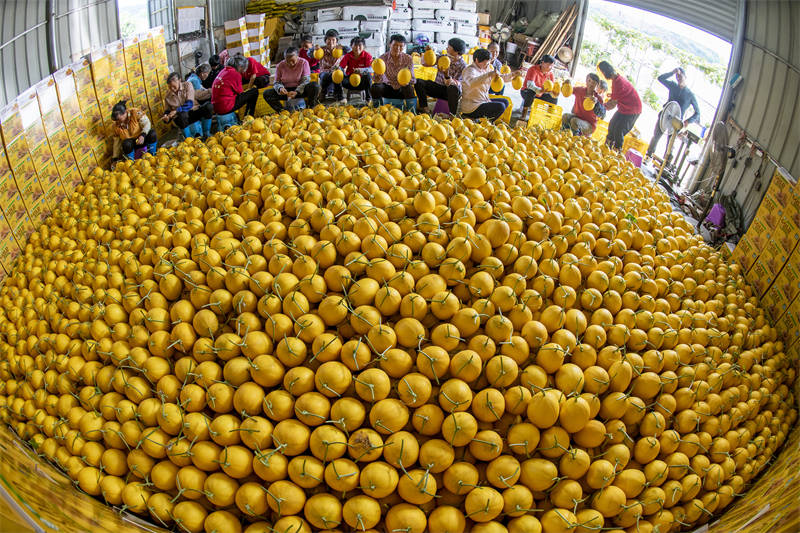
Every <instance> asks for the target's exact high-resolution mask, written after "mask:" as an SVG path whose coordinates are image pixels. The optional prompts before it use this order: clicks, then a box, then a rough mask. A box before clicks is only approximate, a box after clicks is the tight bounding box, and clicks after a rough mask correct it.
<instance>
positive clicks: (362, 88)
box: [342, 74, 372, 102]
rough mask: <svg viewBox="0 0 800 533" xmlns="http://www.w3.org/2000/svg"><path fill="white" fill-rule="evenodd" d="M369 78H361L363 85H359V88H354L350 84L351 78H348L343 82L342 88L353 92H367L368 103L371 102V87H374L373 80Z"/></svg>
mask: <svg viewBox="0 0 800 533" xmlns="http://www.w3.org/2000/svg"><path fill="white" fill-rule="evenodd" d="M369 76H370V75H369V74H364V75H363V76H361V83H360V84H359V85H358V87H353V85H352V84H351V83H350V77H349V76H348V77H346V78H345V79H344V81H343V82H342V87H344V88H345V89H350V90H351V91H365V92H366V93H367V102H369V100H370V93H369V87H370V85H372V80H370V79H369Z"/></svg>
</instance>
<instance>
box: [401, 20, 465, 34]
mask: <svg viewBox="0 0 800 533" xmlns="http://www.w3.org/2000/svg"><path fill="white" fill-rule="evenodd" d="M411 29H412V30H414V31H432V32H438V33H453V30H454V29H455V26H453V23H452V22H443V21H441V20H428V19H423V20H418V19H414V20H412V21H411Z"/></svg>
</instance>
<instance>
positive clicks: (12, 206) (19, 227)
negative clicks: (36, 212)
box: [0, 193, 33, 243]
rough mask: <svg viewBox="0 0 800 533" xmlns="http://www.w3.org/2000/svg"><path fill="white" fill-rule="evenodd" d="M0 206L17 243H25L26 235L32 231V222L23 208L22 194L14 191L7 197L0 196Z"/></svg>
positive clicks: (26, 240)
mask: <svg viewBox="0 0 800 533" xmlns="http://www.w3.org/2000/svg"><path fill="white" fill-rule="evenodd" d="M0 208H2V210H3V213H5V215H6V220H7V221H8V225H9V226H10V227H11V231H12V232H13V233H14V239H15V240H16V241H17V242H18V243H27V242H28V237H29V236H30V234H31V233H32V232H33V224H32V223H31V218H30V216H29V215H28V210H27V209H26V208H25V202H23V201H22V195H21V194H20V193H16V194H14V195H13V196H12V197H11V198H9V199H5V198H0Z"/></svg>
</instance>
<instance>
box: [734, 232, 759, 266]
mask: <svg viewBox="0 0 800 533" xmlns="http://www.w3.org/2000/svg"><path fill="white" fill-rule="evenodd" d="M758 253H759V250H758V249H757V248H756V247H755V245H754V244H753V241H752V240H750V237H748V236H747V235H743V236H742V238H741V239H739V242H738V243H737V244H736V248H734V249H733V253H732V254H731V259H733V260H734V261H736V262H737V263H739V265H741V267H742V272H747V271H748V270H750V268H751V267H752V266H753V264H754V263H755V262H756V259H758Z"/></svg>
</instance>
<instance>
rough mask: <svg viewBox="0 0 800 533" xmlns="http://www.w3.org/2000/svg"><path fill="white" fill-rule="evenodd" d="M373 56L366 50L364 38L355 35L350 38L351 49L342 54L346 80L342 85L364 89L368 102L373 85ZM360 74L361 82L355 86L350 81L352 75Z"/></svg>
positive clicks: (352, 88)
mask: <svg viewBox="0 0 800 533" xmlns="http://www.w3.org/2000/svg"><path fill="white" fill-rule="evenodd" d="M371 65H372V56H371V55H370V54H369V53H368V52H367V51H366V50H364V39H362V38H361V37H353V38H352V39H351V40H350V51H349V52H347V53H346V54H345V55H344V56H342V60H341V61H340V62H339V66H340V67H341V68H342V69H344V80H342V87H344V88H345V89H350V90H351V91H364V92H365V93H366V95H367V96H366V99H367V102H369V101H370V94H369V86H370V85H371V83H370V79H369V75H370V74H371V73H372V67H371ZM351 74H358V75H359V76H361V84H360V85H359V86H358V87H353V85H352V84H351V83H350V75H351Z"/></svg>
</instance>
